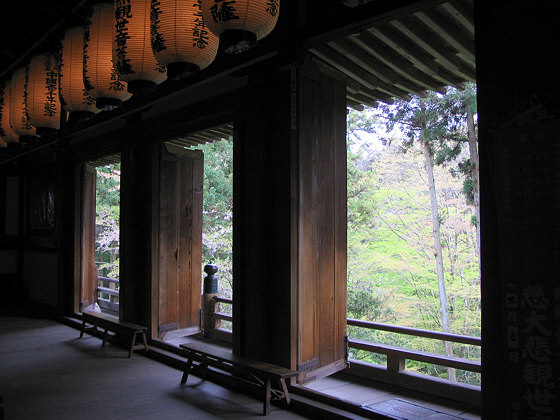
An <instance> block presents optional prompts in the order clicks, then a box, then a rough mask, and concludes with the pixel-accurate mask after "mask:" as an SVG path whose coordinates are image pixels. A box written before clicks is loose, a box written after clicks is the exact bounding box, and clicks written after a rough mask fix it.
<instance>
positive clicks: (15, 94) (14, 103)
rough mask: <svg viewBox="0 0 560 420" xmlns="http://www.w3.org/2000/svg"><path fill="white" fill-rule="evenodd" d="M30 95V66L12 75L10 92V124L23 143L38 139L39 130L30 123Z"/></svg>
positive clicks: (21, 68)
mask: <svg viewBox="0 0 560 420" xmlns="http://www.w3.org/2000/svg"><path fill="white" fill-rule="evenodd" d="M28 93H29V66H25V67H20V68H19V69H17V70H16V71H15V72H14V74H13V75H12V85H11V92H10V124H11V126H12V129H13V130H14V132H15V133H16V134H17V135H18V136H19V141H21V142H22V143H26V142H31V141H34V140H36V139H37V130H36V128H35V127H34V126H33V125H31V122H30V121H29V114H28V112H27V97H28Z"/></svg>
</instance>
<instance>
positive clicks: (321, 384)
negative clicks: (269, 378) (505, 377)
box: [306, 374, 480, 420]
mask: <svg viewBox="0 0 560 420" xmlns="http://www.w3.org/2000/svg"><path fill="white" fill-rule="evenodd" d="M306 388H308V389H312V390H314V391H317V392H321V393H323V394H326V395H330V396H332V397H335V398H338V399H342V400H345V401H349V402H352V403H354V404H358V405H362V406H365V405H371V404H376V403H386V404H383V405H381V404H380V405H379V408H378V409H379V410H381V409H382V408H385V407H383V406H386V405H388V406H390V405H397V404H399V403H400V402H402V401H404V402H406V403H411V404H413V405H415V406H419V407H422V408H426V409H429V410H432V411H435V412H436V413H438V415H439V417H437V418H441V419H443V418H445V417H444V416H443V415H449V416H452V417H450V418H460V419H464V420H480V414H479V413H477V412H473V411H472V410H471V409H470V408H469V407H467V406H464V405H462V404H459V403H455V402H452V401H448V400H444V399H441V398H437V397H429V396H427V395H425V394H420V393H418V392H413V391H406V390H402V389H398V388H397V387H392V386H389V385H383V384H380V383H373V382H371V381H366V380H364V379H360V378H356V377H351V376H349V375H344V374H336V375H333V376H330V377H327V378H323V379H319V380H317V381H314V382H311V383H310V384H307V385H306ZM374 409H375V407H374ZM377 412H379V411H377ZM439 413H442V414H439ZM395 415H396V414H395ZM395 418H402V419H408V418H410V419H414V418H416V417H414V416H413V415H411V416H406V415H405V414H402V415H400V416H398V417H395ZM418 418H420V417H418ZM421 418H424V417H421ZM426 418H430V417H426ZM434 418H436V417H434Z"/></svg>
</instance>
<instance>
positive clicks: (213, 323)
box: [202, 296, 233, 343]
mask: <svg viewBox="0 0 560 420" xmlns="http://www.w3.org/2000/svg"><path fill="white" fill-rule="evenodd" d="M220 304H226V305H233V300H231V299H227V298H222V297H218V296H212V298H211V304H210V305H206V308H208V310H209V313H208V314H207V315H206V317H205V319H206V322H205V323H203V326H202V328H203V331H204V335H205V336H206V337H210V338H213V339H216V340H222V341H226V342H228V343H231V342H232V335H231V328H223V326H222V321H228V322H230V323H233V316H232V315H230V314H228V313H225V312H220V306H221V305H220Z"/></svg>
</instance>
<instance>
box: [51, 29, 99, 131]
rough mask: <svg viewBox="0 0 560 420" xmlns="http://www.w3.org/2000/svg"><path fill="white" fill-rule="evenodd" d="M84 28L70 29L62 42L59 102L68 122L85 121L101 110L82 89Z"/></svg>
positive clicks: (83, 88)
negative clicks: (65, 112)
mask: <svg viewBox="0 0 560 420" xmlns="http://www.w3.org/2000/svg"><path fill="white" fill-rule="evenodd" d="M84 29H85V28H84V27H83V26H76V27H74V28H70V29H68V30H67V31H66V33H65V34H64V39H63V40H62V52H61V58H60V73H59V78H60V101H61V102H62V106H63V107H64V109H65V110H66V111H68V112H69V115H68V122H69V123H71V122H79V121H86V120H88V119H90V118H91V117H93V115H94V114H95V113H97V112H100V111H101V110H100V109H98V108H97V107H96V106H95V99H93V98H92V97H91V96H90V95H89V94H88V92H87V90H86V88H85V87H84Z"/></svg>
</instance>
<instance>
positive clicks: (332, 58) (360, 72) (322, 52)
mask: <svg viewBox="0 0 560 420" xmlns="http://www.w3.org/2000/svg"><path fill="white" fill-rule="evenodd" d="M311 52H312V53H314V54H315V55H317V56H318V57H319V58H321V59H322V60H324V61H325V62H326V63H328V64H330V65H331V66H333V67H335V68H337V69H338V70H340V71H341V72H343V73H344V74H346V75H348V76H349V77H351V78H353V79H354V80H356V81H358V82H359V83H361V84H362V85H364V86H366V87H367V88H369V89H373V90H379V91H381V92H384V93H386V94H387V95H388V96H396V97H402V96H404V95H407V94H408V92H406V91H403V90H400V89H398V88H396V87H395V86H391V85H389V84H387V83H384V82H383V81H382V80H380V79H379V78H377V77H375V76H374V75H373V74H371V73H369V72H368V71H366V70H364V69H363V68H362V67H360V66H359V65H358V64H356V63H354V62H353V61H352V60H350V59H348V58H347V57H345V56H344V55H342V54H340V53H338V52H336V51H334V50H333V49H331V48H330V47H327V46H319V47H316V48H313V49H312V50H311Z"/></svg>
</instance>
